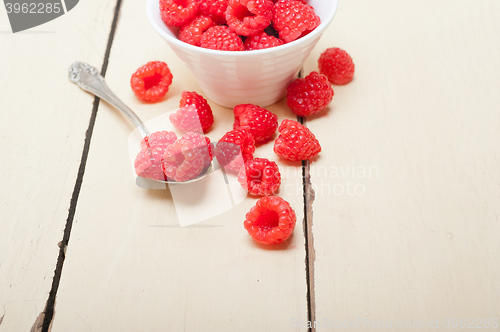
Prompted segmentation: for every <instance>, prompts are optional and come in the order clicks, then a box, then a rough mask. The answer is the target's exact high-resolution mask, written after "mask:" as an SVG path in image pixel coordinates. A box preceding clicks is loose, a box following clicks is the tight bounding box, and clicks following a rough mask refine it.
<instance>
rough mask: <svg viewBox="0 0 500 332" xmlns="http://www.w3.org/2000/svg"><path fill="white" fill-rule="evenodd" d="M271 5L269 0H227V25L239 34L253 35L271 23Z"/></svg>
mask: <svg viewBox="0 0 500 332" xmlns="http://www.w3.org/2000/svg"><path fill="white" fill-rule="evenodd" d="M273 7H274V6H273V3H272V2H271V1H270V0H229V5H228V6H227V9H226V22H227V25H228V26H229V29H231V30H232V31H234V32H235V33H236V34H238V35H240V36H251V35H255V34H257V33H259V32H261V31H263V30H264V29H265V28H267V27H268V26H269V24H271V19H272V18H273Z"/></svg>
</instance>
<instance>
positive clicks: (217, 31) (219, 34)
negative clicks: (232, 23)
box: [200, 25, 245, 51]
mask: <svg viewBox="0 0 500 332" xmlns="http://www.w3.org/2000/svg"><path fill="white" fill-rule="evenodd" d="M200 46H201V47H204V48H209V49H212V50H221V51H244V50H245V45H244V44H243V41H242V40H241V38H240V37H239V36H238V35H237V34H235V33H234V32H232V31H231V30H229V28H228V27H226V26H222V25H219V26H214V27H210V28H208V30H207V31H205V32H204V33H203V34H202V35H201V43H200Z"/></svg>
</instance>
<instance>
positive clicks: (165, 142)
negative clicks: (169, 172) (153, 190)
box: [134, 131, 177, 181]
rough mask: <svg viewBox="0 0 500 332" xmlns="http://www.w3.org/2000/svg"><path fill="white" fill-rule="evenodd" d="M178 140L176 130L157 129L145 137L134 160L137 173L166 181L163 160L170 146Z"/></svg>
mask: <svg viewBox="0 0 500 332" xmlns="http://www.w3.org/2000/svg"><path fill="white" fill-rule="evenodd" d="M176 140H177V136H176V135H175V133H174V132H170V131H157V132H154V133H152V134H151V135H149V136H147V137H144V138H143V139H142V141H141V151H140V152H139V154H138V155H137V157H136V158H135V161H134V168H135V174H137V175H138V176H140V177H143V178H146V179H152V180H159V181H165V180H166V178H165V175H164V173H163V169H162V165H161V161H162V159H163V154H164V153H165V150H166V149H167V147H168V146H170V145H171V144H172V143H174V142H175V141H176Z"/></svg>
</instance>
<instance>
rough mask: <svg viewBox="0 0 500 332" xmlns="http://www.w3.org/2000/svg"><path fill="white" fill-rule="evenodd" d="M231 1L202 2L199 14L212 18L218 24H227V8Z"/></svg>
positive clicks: (202, 0)
mask: <svg viewBox="0 0 500 332" xmlns="http://www.w3.org/2000/svg"><path fill="white" fill-rule="evenodd" d="M228 3H229V0H201V3H200V8H199V12H200V14H201V15H203V16H206V17H210V18H211V19H212V21H214V23H216V24H219V25H220V24H226V8H227V5H228Z"/></svg>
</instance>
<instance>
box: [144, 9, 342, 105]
mask: <svg viewBox="0 0 500 332" xmlns="http://www.w3.org/2000/svg"><path fill="white" fill-rule="evenodd" d="M309 4H310V5H311V6H312V7H313V8H314V10H315V12H316V14H317V15H318V16H319V17H320V18H321V24H320V25H319V26H318V27H317V28H316V29H314V30H313V31H312V32H311V33H309V34H308V35H306V36H304V37H302V38H300V39H297V40H295V41H293V42H291V43H288V44H285V45H281V46H277V47H273V48H269V49H264V50H255V51H241V52H231V51H217V50H210V49H205V48H201V47H196V46H193V45H190V44H188V43H184V42H182V41H180V40H179V39H178V38H177V31H176V29H175V28H169V27H167V26H166V25H165V23H163V21H162V20H161V16H160V8H159V0H148V2H147V7H146V11H147V15H148V19H149V22H150V23H151V25H152V26H153V28H154V29H155V30H156V32H158V33H159V34H160V35H161V36H162V37H164V38H165V39H166V40H167V42H168V44H169V45H170V47H171V48H172V50H173V51H174V52H175V53H176V54H177V56H178V57H179V58H181V59H182V60H183V61H184V63H185V64H186V65H187V66H188V68H189V69H190V70H191V72H192V73H193V76H194V77H195V79H196V81H197V82H198V84H199V86H200V88H201V89H202V90H203V92H204V93H205V95H206V96H207V97H208V99H210V100H211V101H213V102H215V103H217V104H219V105H221V106H224V107H228V108H233V107H234V106H236V105H238V104H246V103H249V104H256V105H259V106H262V107H266V106H268V105H271V104H274V103H275V102H277V101H278V100H280V99H281V98H282V97H283V96H284V95H285V93H286V86H287V85H288V84H289V83H290V82H291V81H292V80H293V79H294V77H295V76H296V75H297V73H298V72H299V70H300V68H301V67H302V64H303V63H304V61H305V59H306V58H307V57H308V56H309V54H310V53H311V50H312V49H313V48H314V46H315V45H316V43H317V42H318V40H319V38H320V37H321V35H322V33H323V32H324V31H325V29H326V27H327V26H328V25H329V24H330V22H331V21H332V19H333V16H334V15H335V12H336V11H337V4H338V0H309Z"/></svg>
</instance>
